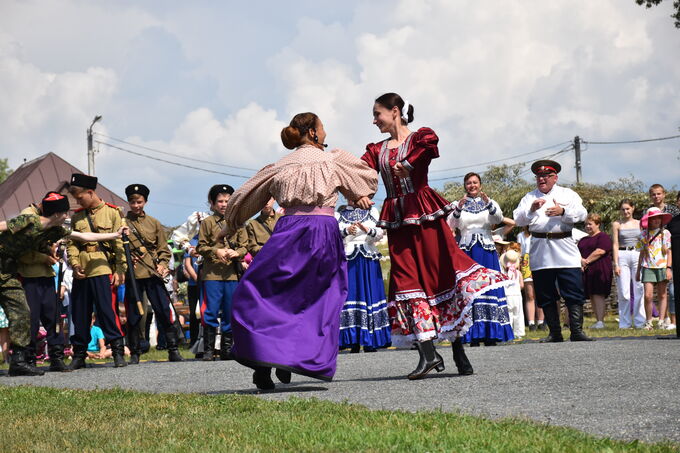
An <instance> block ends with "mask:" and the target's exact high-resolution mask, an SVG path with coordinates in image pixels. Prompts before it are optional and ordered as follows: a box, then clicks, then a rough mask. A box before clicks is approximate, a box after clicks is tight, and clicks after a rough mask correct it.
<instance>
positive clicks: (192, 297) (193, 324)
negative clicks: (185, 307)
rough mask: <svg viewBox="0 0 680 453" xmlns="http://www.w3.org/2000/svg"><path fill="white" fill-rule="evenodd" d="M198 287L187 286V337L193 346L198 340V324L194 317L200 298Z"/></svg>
mask: <svg viewBox="0 0 680 453" xmlns="http://www.w3.org/2000/svg"><path fill="white" fill-rule="evenodd" d="M200 293H201V291H200V287H199V286H198V285H187V297H188V299H189V337H190V338H191V344H192V345H193V344H194V343H195V342H196V340H198V328H199V325H200V322H199V320H198V316H196V305H198V298H199V296H200Z"/></svg>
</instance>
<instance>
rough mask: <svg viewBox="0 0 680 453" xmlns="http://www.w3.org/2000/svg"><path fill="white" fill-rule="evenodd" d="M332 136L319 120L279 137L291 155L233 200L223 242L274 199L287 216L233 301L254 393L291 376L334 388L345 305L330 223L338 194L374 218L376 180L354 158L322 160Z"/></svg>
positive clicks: (239, 348) (340, 258)
mask: <svg viewBox="0 0 680 453" xmlns="http://www.w3.org/2000/svg"><path fill="white" fill-rule="evenodd" d="M325 138H326V132H325V131H324V129H323V124H322V123H321V120H320V119H319V118H318V117H317V116H316V115H315V114H314V113H300V114H297V115H295V116H294V117H293V119H292V120H291V122H290V125H289V126H287V127H285V128H284V129H283V130H282V131H281V141H282V142H283V145H284V146H285V147H286V148H288V149H292V150H294V151H293V152H291V153H290V154H288V155H287V156H285V157H284V158H282V159H281V160H279V161H278V162H276V163H275V164H271V165H268V166H266V167H264V168H263V169H262V170H260V171H259V172H258V173H257V174H256V175H255V176H254V177H253V178H251V179H250V180H249V181H248V182H246V183H245V184H244V185H243V187H241V188H240V189H239V190H237V191H236V192H235V193H234V194H233V195H232V197H231V199H230V200H229V204H228V206H227V212H226V214H225V220H226V227H225V230H224V231H223V234H225V233H229V232H231V231H234V230H235V229H236V228H237V227H239V226H241V225H243V224H244V223H245V221H246V220H248V219H249V218H250V217H252V216H253V215H255V214H256V213H257V212H259V211H260V210H261V209H262V208H263V207H264V205H265V204H266V203H267V201H268V200H269V199H270V197H274V198H275V199H276V201H277V203H278V204H279V206H281V207H282V208H284V210H285V215H284V216H283V217H282V218H281V219H279V221H278V222H277V223H276V227H275V228H274V232H273V234H272V236H271V238H270V239H269V241H268V242H267V243H266V244H265V245H264V247H263V248H262V250H260V252H259V253H258V254H257V258H256V259H255V260H253V263H252V264H251V265H250V267H249V268H248V270H247V271H246V272H245V273H244V275H243V278H242V279H241V282H240V284H239V286H238V288H237V289H236V291H235V292H234V296H233V302H232V331H233V334H234V347H233V350H232V352H233V354H234V357H235V359H236V360H237V361H238V362H239V363H241V364H242V365H245V366H248V367H250V368H253V369H254V370H255V373H254V374H253V383H254V384H255V385H256V386H257V388H258V389H262V390H267V389H273V388H274V382H273V381H272V379H271V368H276V376H277V378H278V379H279V380H280V381H281V382H283V383H289V382H290V378H291V372H292V373H297V374H302V375H304V376H309V377H313V378H316V379H321V380H324V381H330V380H331V379H332V378H333V375H334V374H335V365H336V358H337V354H338V337H339V330H340V328H339V323H340V310H341V309H342V306H343V304H344V302H345V299H346V297H347V263H346V259H345V249H344V245H343V242H342V238H341V237H340V231H339V230H338V224H337V222H336V220H335V217H334V211H335V204H336V201H337V198H338V192H340V193H342V194H343V195H344V196H345V197H346V198H347V199H348V200H353V201H355V203H356V204H357V205H358V206H360V207H361V208H362V209H369V208H370V206H371V204H373V203H372V202H371V201H370V197H372V196H373V194H374V193H375V191H376V188H377V183H378V181H377V177H376V175H375V171H373V170H372V169H371V168H369V167H368V165H366V164H365V163H364V162H363V161H362V160H360V159H359V158H357V157H355V156H353V155H352V154H350V153H348V152H346V151H342V150H337V149H336V150H333V151H330V152H326V151H324V147H325V145H324V140H325Z"/></svg>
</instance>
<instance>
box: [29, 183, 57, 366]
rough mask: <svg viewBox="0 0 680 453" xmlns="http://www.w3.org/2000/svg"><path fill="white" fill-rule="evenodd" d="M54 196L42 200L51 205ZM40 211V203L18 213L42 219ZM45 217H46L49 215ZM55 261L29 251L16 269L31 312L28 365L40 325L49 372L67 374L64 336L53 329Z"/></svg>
mask: <svg viewBox="0 0 680 453" xmlns="http://www.w3.org/2000/svg"><path fill="white" fill-rule="evenodd" d="M54 194H56V195H58V196H61V195H59V194H58V193H57V192H48V193H47V194H46V195H45V197H43V199H45V200H48V201H47V202H48V203H50V200H52V201H55V200H59V198H58V197H54V196H53V195H54ZM50 197H51V198H50ZM64 200H66V198H64ZM61 203H62V204H63V203H64V202H61ZM65 203H66V205H65V206H62V208H64V207H65V208H66V211H68V210H69V206H68V201H66V202H65ZM43 209H44V208H43V206H42V202H41V203H39V204H37V205H36V204H31V205H30V206H28V207H27V208H26V209H24V210H23V211H21V214H32V215H35V216H42V215H43ZM51 213H52V212H51V211H50V214H51ZM46 217H49V215H48V216H46ZM58 261H59V260H58V258H57V257H55V256H53V255H52V254H51V253H50V252H48V253H42V252H39V251H37V250H31V251H28V252H26V253H24V254H23V255H22V256H21V257H20V258H19V261H18V266H17V268H18V272H19V275H20V276H21V283H22V285H23V288H24V292H25V293H26V301H27V302H28V306H29V308H30V311H31V343H30V345H29V348H28V357H27V361H28V362H29V363H30V364H31V365H33V366H35V353H36V350H35V348H36V344H37V337H38V331H39V329H40V324H41V323H42V325H43V327H44V328H45V330H46V332H47V337H46V340H47V347H48V353H49V357H50V367H49V371H68V370H67V367H66V364H64V336H63V335H61V334H60V333H58V332H57V328H56V327H57V322H58V321H59V307H58V301H59V299H58V297H57V292H56V290H55V286H54V277H55V272H54V268H53V267H52V265H53V264H55V263H57V262H58Z"/></svg>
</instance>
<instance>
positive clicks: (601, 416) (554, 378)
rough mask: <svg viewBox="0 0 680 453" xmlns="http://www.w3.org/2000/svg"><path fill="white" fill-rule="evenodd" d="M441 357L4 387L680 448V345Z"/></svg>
mask: <svg viewBox="0 0 680 453" xmlns="http://www.w3.org/2000/svg"><path fill="white" fill-rule="evenodd" d="M439 351H440V353H441V354H442V355H443V356H444V358H445V361H446V366H447V368H446V370H445V371H444V372H442V373H436V372H433V373H432V374H430V375H428V377H427V378H426V379H423V380H420V381H409V380H407V379H406V378H405V376H406V374H408V373H409V372H410V371H411V370H412V369H413V368H415V365H416V363H417V361H418V354H417V352H416V351H409V350H387V351H380V352H377V353H368V354H367V353H360V354H349V353H344V352H343V353H340V355H339V356H338V372H337V374H336V375H335V378H334V380H333V382H331V383H328V382H322V381H317V380H314V379H310V378H307V377H303V376H298V375H293V381H292V382H291V383H290V384H288V385H284V384H277V389H276V390H274V391H271V392H257V391H256V390H255V389H254V386H253V385H252V372H251V371H250V370H249V369H247V368H244V367H242V366H240V365H239V364H237V363H235V362H233V361H229V362H202V361H196V360H187V361H185V362H182V363H167V362H142V363H141V364H140V365H135V366H127V367H125V368H113V366H112V365H111V364H105V365H95V366H93V367H91V368H87V369H85V370H79V371H77V372H73V373H47V374H46V375H45V376H42V377H32V378H29V377H8V376H3V377H2V378H1V379H0V385H22V384H30V385H36V386H49V387H58V388H73V389H97V388H99V389H107V388H116V387H118V388H124V389H131V390H139V391H144V392H163V393H177V392H180V393H187V392H190V393H205V394H210V395H217V394H230V393H236V394H254V395H258V396H259V397H261V398H267V399H272V400H283V399H287V398H289V397H291V396H297V397H302V398H308V397H310V398H311V397H315V398H319V399H323V400H330V401H338V402H343V401H348V402H352V403H358V404H362V405H364V406H367V407H369V408H373V409H402V410H406V411H417V410H431V409H441V410H443V411H450V412H461V413H467V414H474V415H482V416H485V417H489V418H500V417H508V416H511V417H519V418H526V419H532V420H535V421H537V422H539V423H545V424H549V425H560V426H571V427H574V428H577V429H580V430H583V431H585V432H588V433H591V434H595V435H597V436H606V437H612V438H617V439H625V440H633V439H640V440H643V441H661V440H672V441H675V442H680V341H676V340H657V339H654V338H635V339H607V340H599V341H596V342H592V343H570V342H565V343H558V344H539V343H536V342H532V343H523V344H512V345H502V346H496V347H483V346H482V347H478V348H467V352H468V356H469V358H470V361H471V362H472V364H473V366H474V369H475V374H474V375H472V376H459V375H458V374H457V372H456V369H455V366H454V365H453V359H452V357H451V351H450V348H448V347H447V348H444V347H440V348H439Z"/></svg>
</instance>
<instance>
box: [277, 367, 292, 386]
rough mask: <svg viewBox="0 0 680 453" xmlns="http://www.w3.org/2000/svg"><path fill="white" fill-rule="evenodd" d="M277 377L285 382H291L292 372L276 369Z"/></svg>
mask: <svg viewBox="0 0 680 453" xmlns="http://www.w3.org/2000/svg"><path fill="white" fill-rule="evenodd" d="M276 378H277V379H278V380H279V381H281V382H282V383H283V384H290V378H291V373H290V371H286V370H281V369H279V368H277V369H276Z"/></svg>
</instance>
